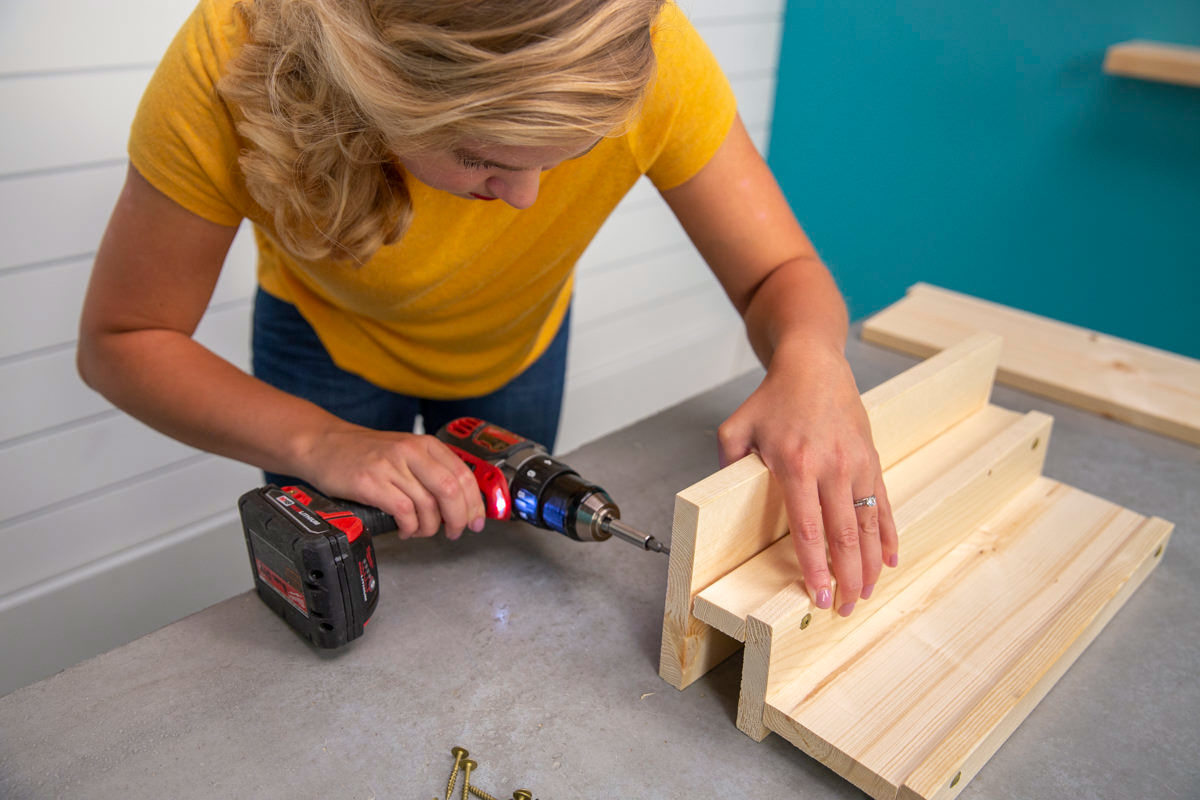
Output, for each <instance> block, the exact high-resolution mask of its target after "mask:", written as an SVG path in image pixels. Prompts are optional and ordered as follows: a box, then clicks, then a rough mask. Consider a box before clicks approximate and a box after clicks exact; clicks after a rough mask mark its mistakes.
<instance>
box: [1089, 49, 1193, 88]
mask: <svg viewBox="0 0 1200 800" xmlns="http://www.w3.org/2000/svg"><path fill="white" fill-rule="evenodd" d="M1104 71H1105V72H1107V73H1108V74H1110V75H1121V76H1123V77H1126V78H1140V79H1142V80H1147V81H1159V82H1162V83H1177V84H1180V85H1181V86H1200V47H1185V46H1183V45H1177V44H1162V43H1160V42H1147V41H1144V40H1141V39H1134V40H1131V41H1128V42H1121V43H1120V44H1114V45H1112V46H1111V47H1109V48H1108V51H1107V52H1106V53H1105V54H1104Z"/></svg>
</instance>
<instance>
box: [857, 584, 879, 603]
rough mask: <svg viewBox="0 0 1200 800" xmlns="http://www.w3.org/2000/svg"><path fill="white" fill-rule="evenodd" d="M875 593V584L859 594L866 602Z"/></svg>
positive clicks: (866, 587) (864, 588)
mask: <svg viewBox="0 0 1200 800" xmlns="http://www.w3.org/2000/svg"><path fill="white" fill-rule="evenodd" d="M873 591H875V584H873V583H872V584H871V585H870V586H864V587H863V590H862V592H861V593H860V594H859V597H861V598H862V599H863V600H866V599H867V598H868V597H870V596H871V592H873Z"/></svg>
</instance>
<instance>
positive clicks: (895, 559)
mask: <svg viewBox="0 0 1200 800" xmlns="http://www.w3.org/2000/svg"><path fill="white" fill-rule="evenodd" d="M899 563H900V556H899V555H898V554H896V553H892V554H891V555H890V556H888V557H887V565H888V566H889V567H895V566H897V565H899Z"/></svg>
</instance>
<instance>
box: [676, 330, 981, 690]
mask: <svg viewBox="0 0 1200 800" xmlns="http://www.w3.org/2000/svg"><path fill="white" fill-rule="evenodd" d="M999 352H1000V350H999V341H998V340H997V339H996V337H994V336H989V335H986V334H983V335H980V336H977V337H969V338H968V340H967V341H964V342H962V343H960V344H958V345H957V346H955V347H953V348H949V349H948V350H947V351H946V352H945V353H941V354H939V355H938V356H936V357H934V358H930V359H928V360H927V361H925V362H923V363H921V364H918V365H916V366H915V367H913V368H912V369H910V370H908V371H906V372H904V373H902V374H901V375H898V376H896V377H895V378H892V379H891V380H889V381H887V382H885V383H883V384H881V385H880V386H878V387H876V388H875V389H872V390H871V391H869V392H866V393H865V394H864V395H863V405H864V407H865V408H866V411H867V416H868V418H869V419H870V421H871V428H872V431H873V432H875V431H877V432H878V433H876V434H875V437H876V449H877V450H879V454H880V462H881V464H882V465H883V467H884V468H885V469H887V468H888V467H890V466H891V465H892V464H894V463H896V462H897V461H899V460H900V459H901V458H903V457H904V456H906V455H908V454H909V453H911V452H912V451H913V450H915V449H917V448H918V447H920V446H921V445H922V444H924V443H925V442H928V441H930V440H932V439H934V438H936V437H937V436H938V435H939V434H941V433H943V432H944V431H946V430H947V429H948V428H950V427H952V426H954V425H955V424H957V423H958V422H961V421H962V420H963V419H965V418H967V417H969V416H971V415H972V414H974V413H975V412H976V411H978V410H979V409H981V408H983V407H984V406H985V405H986V404H987V398H988V395H989V393H990V392H991V386H992V376H993V374H994V372H995V364H996V361H997V359H998V358H999ZM786 531H787V518H786V514H785V512H784V507H783V495H782V493H781V492H780V490H779V487H778V485H777V484H776V482H775V481H774V480H773V479H772V478H771V476H770V473H769V472H768V471H767V468H766V466H765V465H764V464H763V463H762V460H761V459H760V458H759V457H758V456H757V455H750V456H747V457H746V458H744V459H742V460H740V461H738V462H737V463H734V464H731V465H729V466H728V467H726V468H725V469H723V470H721V471H719V472H717V473H715V474H713V475H710V476H709V477H708V478H705V479H704V480H702V481H700V482H699V483H696V484H694V485H693V486H690V487H688V488H687V489H685V490H684V491H682V492H680V493H679V495H678V496H677V497H676V500H675V518H674V522H673V527H672V533H671V558H670V564H669V566H668V568H667V593H666V602H665V605H664V611H663V635H662V645H661V650H660V658H659V674H660V675H661V676H662V677H663V679H664V680H666V681H667V682H668V683H670V684H671V685H672V686H674V687H676V688H677V689H683V688H684V687H686V686H688V685H689V684H691V683H692V682H693V681H694V680H696V678H698V677H700V676H701V675H703V674H704V673H705V672H707V671H708V670H710V669H712V667H714V666H716V664H718V663H720V662H721V661H722V660H724V659H725V658H727V657H728V656H729V655H730V654H731V653H733V652H734V651H735V650H736V649H737V647H738V644H737V641H736V640H734V639H731V638H728V637H727V636H726V635H725V634H722V633H721V632H720V631H719V630H718V629H714V628H713V627H711V626H710V625H708V624H706V623H704V622H702V621H701V620H699V619H698V618H696V617H695V616H694V614H693V603H694V600H695V598H696V595H697V594H699V592H700V591H701V590H703V589H706V588H707V587H709V586H710V585H712V584H713V583H714V582H715V581H717V580H718V579H720V578H722V577H723V576H725V575H726V574H728V573H729V572H731V571H732V570H733V569H734V568H736V567H738V566H740V565H742V564H743V563H745V562H746V561H747V560H749V559H750V558H751V557H753V556H754V555H756V554H757V553H759V552H761V551H762V550H764V549H766V548H767V547H768V546H770V545H771V544H773V543H774V542H776V541H777V540H778V539H780V537H782V536H783V535H784V534H785V533H786ZM743 619H744V616H743Z"/></svg>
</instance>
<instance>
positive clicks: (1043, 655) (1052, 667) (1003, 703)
mask: <svg viewBox="0 0 1200 800" xmlns="http://www.w3.org/2000/svg"><path fill="white" fill-rule="evenodd" d="M1174 527H1175V526H1174V525H1173V524H1172V523H1170V522H1167V521H1166V520H1164V519H1161V518H1159V517H1151V518H1150V519H1148V520H1146V521H1145V522H1144V523H1142V525H1141V526H1140V527H1139V528H1138V530H1137V531H1135V537H1136V538H1135V537H1131V539H1130V543H1129V545H1128V546H1126V547H1125V548H1124V549H1123V550H1122V551H1121V553H1120V554H1119V556H1118V557H1116V558H1114V559H1112V560H1111V561H1110V562H1108V563H1107V564H1106V565H1105V566H1104V572H1103V573H1102V574H1101V575H1100V576H1098V578H1097V580H1095V581H1094V582H1093V585H1094V586H1095V587H1096V591H1095V592H1094V593H1093V594H1092V595H1091V596H1088V597H1086V598H1084V597H1081V600H1080V602H1079V603H1077V604H1076V606H1075V607H1074V608H1073V609H1072V613H1071V614H1069V615H1068V614H1066V613H1064V614H1062V615H1060V616H1058V617H1057V618H1056V619H1055V620H1054V621H1053V623H1052V628H1051V629H1050V630H1049V631H1048V632H1047V635H1046V636H1044V637H1043V638H1042V640H1041V641H1040V642H1039V647H1035V648H1031V649H1029V650H1028V651H1026V653H1025V655H1024V656H1023V657H1022V658H1021V660H1020V661H1018V662H1017V663H1016V664H1014V666H1013V668H1012V669H1010V670H1009V672H1008V675H1007V676H1006V677H1005V679H1004V680H1002V681H999V682H997V683H996V684H995V685H994V686H993V687H992V688H991V689H990V690H989V691H988V692H987V694H986V695H984V697H982V698H981V699H980V700H979V702H978V703H976V705H975V707H974V708H973V709H972V711H971V713H970V714H968V715H967V716H966V717H964V718H963V719H962V720H961V721H960V722H959V723H958V725H956V726H955V728H954V730H952V731H951V732H950V733H949V734H947V735H946V736H945V738H944V739H943V742H942V744H941V745H940V746H939V747H938V748H937V749H936V750H934V751H933V752H932V753H930V754H929V755H927V756H926V757H925V760H924V761H923V762H922V763H921V765H920V766H919V767H917V768H916V769H915V770H914V771H913V773H912V774H911V775H909V777H908V780H907V781H906V782H905V785H904V786H903V787H902V789H901V791H900V795H899V797H900V800H918V798H929V799H930V800H932V799H933V798H937V800H946V799H947V798H950V797H953V796H954V795H955V794H957V791H956V790H955V787H956V786H958V787H961V786H963V785H965V784H966V782H967V781H969V780H970V779H971V778H973V777H974V776H975V774H976V773H977V772H979V770H980V769H981V768H982V767H983V765H984V764H985V763H987V760H988V759H989V758H991V757H992V755H994V754H995V752H996V751H997V750H999V749H1000V745H1002V744H1003V743H1004V741H1005V740H1006V739H1008V737H1009V736H1010V735H1012V732H1013V731H1015V730H1016V729H1017V726H1018V725H1020V724H1021V722H1022V721H1023V720H1024V719H1025V717H1027V716H1029V713H1030V712H1031V711H1032V710H1033V709H1034V707H1036V706H1037V704H1038V703H1039V702H1041V700H1042V698H1043V697H1045V696H1046V694H1047V693H1048V692H1049V691H1050V689H1051V687H1053V686H1054V684H1055V683H1057V682H1058V679H1059V678H1061V677H1062V676H1063V674H1064V673H1066V671H1067V669H1069V668H1070V666H1071V665H1072V664H1074V663H1075V660H1076V659H1077V658H1079V656H1080V655H1081V654H1082V653H1083V651H1084V650H1085V649H1086V648H1087V646H1088V645H1089V644H1091V643H1092V641H1093V640H1094V639H1095V638H1096V637H1097V636H1098V635H1099V634H1100V631H1101V630H1103V628H1104V626H1105V625H1107V624H1108V622H1109V620H1111V619H1112V618H1113V616H1114V615H1115V614H1116V613H1117V611H1119V610H1120V608H1121V606H1123V605H1124V604H1125V601H1126V600H1128V599H1129V597H1130V595H1132V594H1133V593H1134V591H1136V590H1137V588H1138V587H1139V586H1141V585H1142V582H1143V581H1144V580H1146V578H1147V577H1149V575H1150V572H1151V571H1152V570H1153V569H1154V568H1155V567H1156V566H1158V563H1159V561H1160V560H1161V556H1162V554H1163V553H1164V552H1165V550H1166V547H1167V542H1168V541H1169V540H1170V537H1171V532H1172V530H1174ZM1125 574H1128V576H1129V577H1128V578H1127V579H1125V581H1124V583H1123V584H1122V583H1120V581H1121V580H1122V576H1123V575H1125ZM1114 584H1116V585H1118V586H1119V588H1118V589H1117V590H1116V591H1115V593H1114V594H1113V595H1112V596H1111V597H1108V598H1106V597H1105V592H1107V591H1110V590H1111V587H1112V586H1113V585H1114ZM1106 600H1107V602H1104V601H1106ZM1101 602H1104V605H1103V606H1102V607H1100V608H1099V610H1095V611H1094V616H1092V617H1091V621H1090V622H1087V617H1088V615H1089V614H1091V613H1093V610H1094V609H1096V607H1097V606H1098V605H1099V604H1100V603H1101ZM1075 631H1078V633H1075ZM1072 636H1074V638H1072ZM1063 641H1069V642H1070V644H1069V645H1068V646H1067V647H1065V648H1062V645H1061V643H1062V642H1063ZM1055 645H1057V646H1058V648H1060V649H1061V653H1060V655H1058V658H1057V660H1054V661H1053V662H1052V663H1050V660H1051V658H1052V656H1053V651H1054V648H1055ZM997 718H999V721H997ZM968 741H973V742H974V743H975V744H974V746H973V748H968V747H967V746H965V745H964V742H968Z"/></svg>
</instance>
